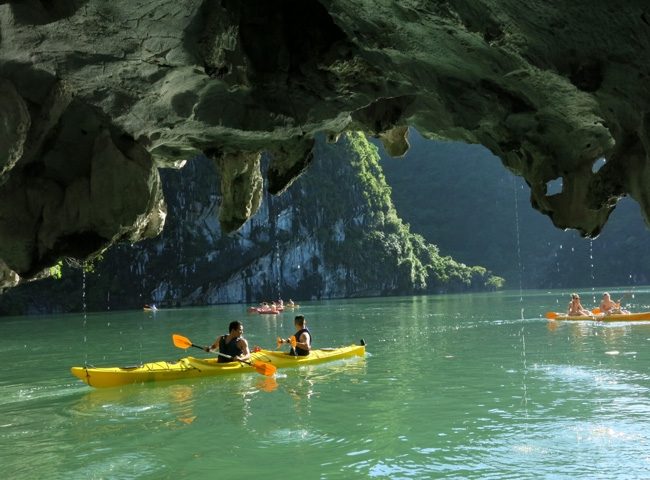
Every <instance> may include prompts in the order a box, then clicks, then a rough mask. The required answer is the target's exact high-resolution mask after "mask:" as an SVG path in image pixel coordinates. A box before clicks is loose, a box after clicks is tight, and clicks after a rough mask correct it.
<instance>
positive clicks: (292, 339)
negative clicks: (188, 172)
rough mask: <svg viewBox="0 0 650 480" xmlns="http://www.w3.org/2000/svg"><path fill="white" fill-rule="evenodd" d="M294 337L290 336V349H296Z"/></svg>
mask: <svg viewBox="0 0 650 480" xmlns="http://www.w3.org/2000/svg"><path fill="white" fill-rule="evenodd" d="M296 343H297V342H296V336H295V335H291V348H296Z"/></svg>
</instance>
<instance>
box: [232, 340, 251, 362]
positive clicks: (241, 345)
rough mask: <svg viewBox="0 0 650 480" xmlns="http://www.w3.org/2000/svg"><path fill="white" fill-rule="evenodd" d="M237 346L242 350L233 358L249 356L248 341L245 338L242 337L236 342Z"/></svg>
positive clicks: (238, 358) (246, 357)
mask: <svg viewBox="0 0 650 480" xmlns="http://www.w3.org/2000/svg"><path fill="white" fill-rule="evenodd" d="M237 346H238V347H239V349H240V350H241V351H242V354H241V355H239V356H237V357H234V358H235V359H236V360H248V358H249V357H250V356H251V351H250V350H249V349H248V342H247V341H246V339H245V338H242V339H241V340H240V341H239V342H237Z"/></svg>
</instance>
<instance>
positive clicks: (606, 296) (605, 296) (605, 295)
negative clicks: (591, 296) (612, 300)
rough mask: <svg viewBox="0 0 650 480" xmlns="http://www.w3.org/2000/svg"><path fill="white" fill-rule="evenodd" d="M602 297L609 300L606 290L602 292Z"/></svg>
mask: <svg viewBox="0 0 650 480" xmlns="http://www.w3.org/2000/svg"><path fill="white" fill-rule="evenodd" d="M603 298H604V299H605V300H609V293H607V292H605V293H603Z"/></svg>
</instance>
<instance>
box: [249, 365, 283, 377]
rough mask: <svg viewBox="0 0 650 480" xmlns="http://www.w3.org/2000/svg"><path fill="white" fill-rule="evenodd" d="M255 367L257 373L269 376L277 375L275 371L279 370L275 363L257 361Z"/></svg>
mask: <svg viewBox="0 0 650 480" xmlns="http://www.w3.org/2000/svg"><path fill="white" fill-rule="evenodd" d="M253 367H254V368H255V370H257V373H261V374H262V375H265V376H267V377H272V376H273V375H275V371H276V370H277V369H276V368H275V366H274V365H271V364H269V363H264V362H255V363H254V364H253Z"/></svg>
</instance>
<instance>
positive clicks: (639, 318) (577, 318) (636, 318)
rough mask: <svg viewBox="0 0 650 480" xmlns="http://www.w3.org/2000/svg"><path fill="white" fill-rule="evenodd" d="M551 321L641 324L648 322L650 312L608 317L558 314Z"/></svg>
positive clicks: (618, 314)
mask: <svg viewBox="0 0 650 480" xmlns="http://www.w3.org/2000/svg"><path fill="white" fill-rule="evenodd" d="M553 320H562V321H574V322H586V321H596V322H643V321H650V312H639V313H629V314H623V313H612V314H610V315H605V314H602V313H599V314H598V315H591V316H587V315H571V316H569V315H565V314H559V313H558V315H557V317H555V318H554V319H553Z"/></svg>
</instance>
